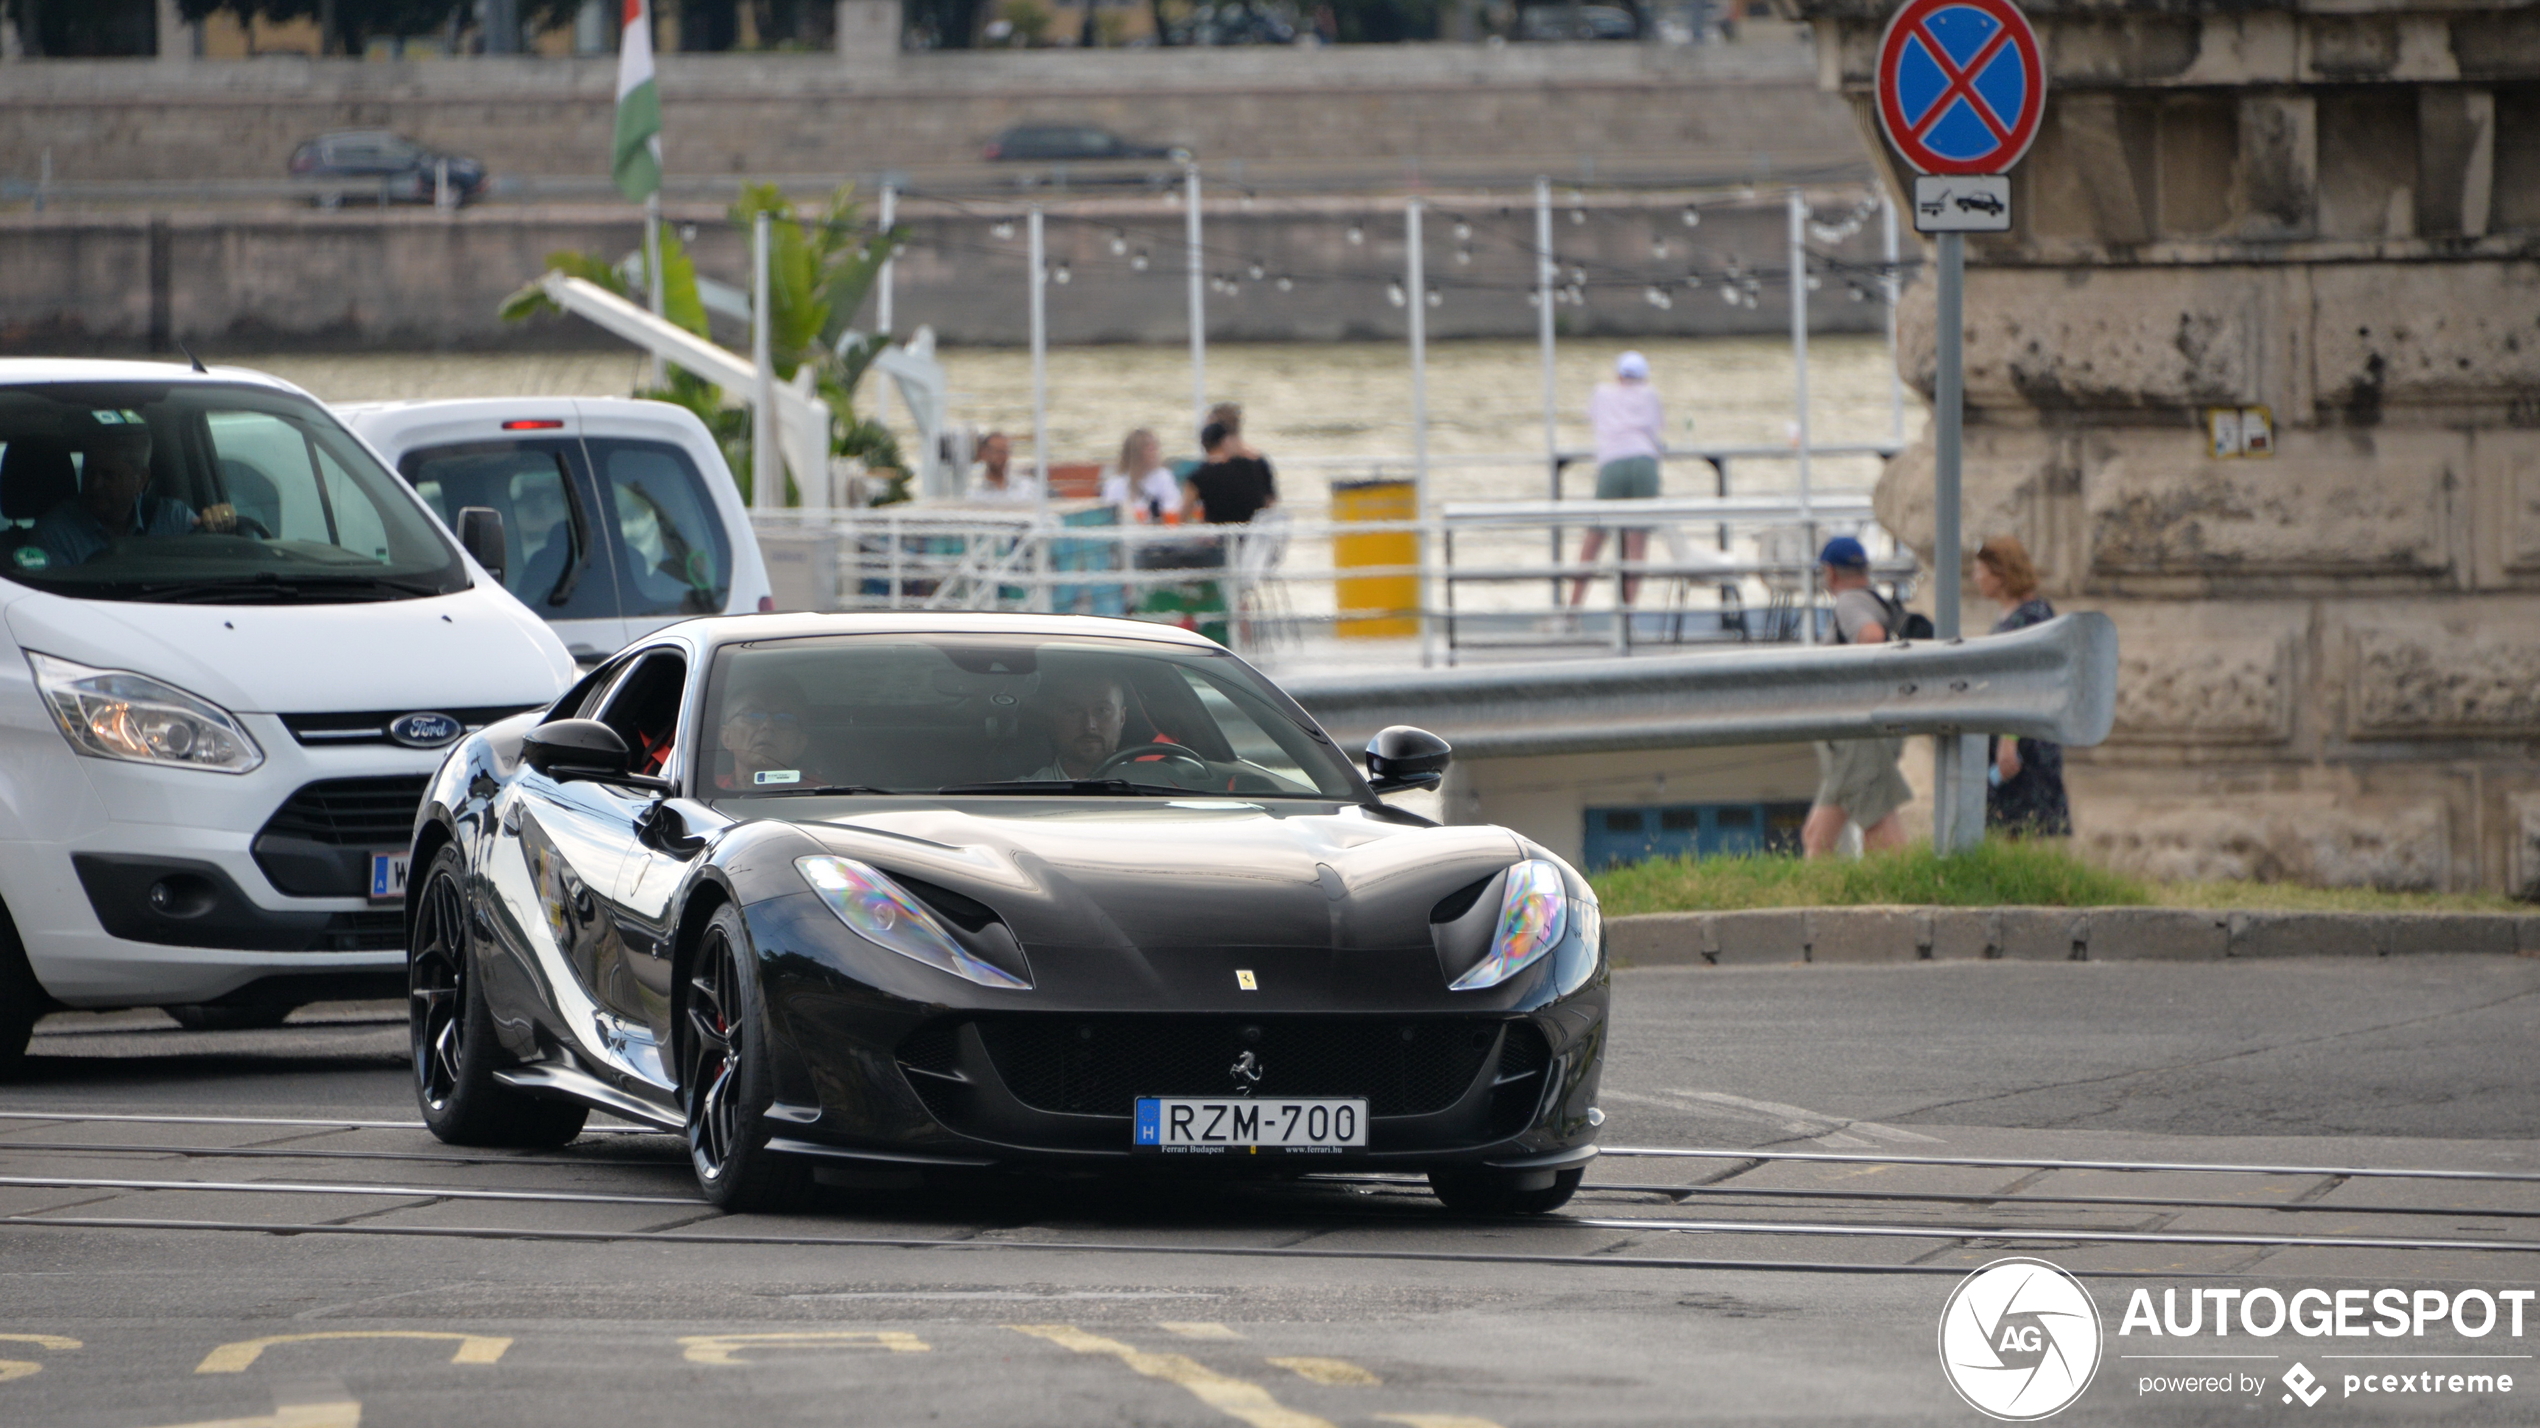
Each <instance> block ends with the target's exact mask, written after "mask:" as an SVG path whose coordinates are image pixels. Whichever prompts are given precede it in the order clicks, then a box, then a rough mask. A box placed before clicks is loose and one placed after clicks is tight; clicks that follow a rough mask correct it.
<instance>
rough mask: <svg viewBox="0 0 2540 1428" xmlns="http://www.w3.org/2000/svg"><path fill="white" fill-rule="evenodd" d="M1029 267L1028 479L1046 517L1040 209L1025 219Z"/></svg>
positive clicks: (1045, 306) (1046, 353)
mask: <svg viewBox="0 0 2540 1428" xmlns="http://www.w3.org/2000/svg"><path fill="white" fill-rule="evenodd" d="M1028 224H1029V230H1030V233H1031V240H1032V241H1031V264H1032V479H1033V481H1034V482H1036V483H1038V485H1039V487H1040V496H1039V498H1038V499H1039V502H1040V504H1041V507H1042V508H1043V512H1044V514H1046V512H1047V509H1048V506H1049V499H1050V458H1049V442H1050V362H1049V357H1050V349H1049V260H1048V257H1047V255H1046V253H1045V252H1044V250H1043V246H1042V236H1041V206H1040V205H1039V204H1037V203H1036V204H1034V205H1032V213H1031V217H1030V219H1029V220H1028Z"/></svg>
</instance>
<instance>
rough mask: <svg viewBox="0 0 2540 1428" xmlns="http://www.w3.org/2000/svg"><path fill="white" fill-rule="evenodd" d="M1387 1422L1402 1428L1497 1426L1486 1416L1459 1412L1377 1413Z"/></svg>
mask: <svg viewBox="0 0 2540 1428" xmlns="http://www.w3.org/2000/svg"><path fill="white" fill-rule="evenodd" d="M1376 1416H1377V1417H1378V1418H1381V1419H1383V1420H1385V1421H1386V1422H1387V1423H1399V1424H1402V1425H1403V1428H1499V1425H1498V1424H1496V1423H1493V1422H1492V1421H1490V1420H1489V1419H1487V1418H1467V1417H1465V1416H1463V1415H1462V1414H1460V1413H1379V1414H1377V1415H1376Z"/></svg>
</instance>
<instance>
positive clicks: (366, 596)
mask: <svg viewBox="0 0 2540 1428" xmlns="http://www.w3.org/2000/svg"><path fill="white" fill-rule="evenodd" d="M121 589H122V590H123V591H126V592H129V593H128V594H126V595H125V598H127V599H132V600H146V601H155V602H161V603H166V604H172V605H222V604H233V603H234V604H243V605H282V604H291V603H294V602H297V601H300V600H315V601H321V602H327V603H342V602H346V601H358V600H402V599H405V598H407V597H409V596H419V595H440V594H444V593H447V592H445V591H443V590H442V589H441V587H439V586H438V585H427V584H424V583H421V582H418V581H412V580H391V579H388V578H386V577H384V576H378V575H317V574H308V575H291V576H284V575H282V574H280V573H279V572H276V571H271V570H260V571H257V572H256V573H255V574H253V575H243V576H233V577H231V578H229V579H226V580H150V581H141V582H139V583H137V584H133V585H127V586H123V587H121Z"/></svg>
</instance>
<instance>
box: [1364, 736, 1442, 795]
mask: <svg viewBox="0 0 2540 1428" xmlns="http://www.w3.org/2000/svg"><path fill="white" fill-rule="evenodd" d="M1454 757H1455V750H1454V749H1453V748H1452V747H1451V746H1449V745H1448V743H1447V742H1446V740H1444V739H1441V738H1439V737H1438V736H1437V735H1435V734H1432V733H1430V732H1429V731H1428V730H1426V729H1415V728H1413V727H1411V726H1410V725H1408V724H1396V725H1394V726H1392V727H1391V728H1388V729H1382V730H1379V731H1377V734H1376V737H1374V738H1372V739H1369V740H1368V741H1367V786H1368V787H1369V788H1372V789H1374V790H1375V791H1376V792H1378V793H1399V792H1401V791H1402V790H1404V789H1407V788H1435V787H1437V786H1438V785H1439V784H1441V783H1444V782H1445V781H1446V766H1447V765H1448V764H1449V763H1450V762H1452V761H1453V760H1454Z"/></svg>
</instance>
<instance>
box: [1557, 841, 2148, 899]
mask: <svg viewBox="0 0 2540 1428" xmlns="http://www.w3.org/2000/svg"><path fill="white" fill-rule="evenodd" d="M1590 881H1592V882H1593V883H1594V884H1595V887H1596V895H1597V898H1598V900H1599V901H1601V902H1603V903H1604V905H1605V911H1606V914H1607V915H1608V916H1610V917H1628V916H1630V915H1631V914H1633V913H1636V912H1726V911H1730V910H1733V909H1737V908H1747V907H1848V906H1857V905H1860V904H1864V903H1905V904H1909V905H1912V906H1939V907H2002V906H2014V907H2105V906H2114V905H2120V904H2124V905H2139V904H2143V903H2149V902H2151V901H2153V900H2154V899H2153V895H2152V891H2151V889H2150V887H2148V886H2147V885H2146V884H2143V883H2140V882H2137V881H2135V880H2134V879H2132V878H2126V877H2120V876H2118V875H2117V874H2115V873H2111V872H2109V871H2107V870H2106V869H2104V868H2099V867H2094V866H2093V865H2091V864H2089V863H2085V862H2083V861H2082V860H2080V859H2079V858H2076V857H2074V856H2073V855H2072V854H2070V853H2068V852H2065V851H2064V850H2063V849H2062V848H2060V847H2057V846H2054V845H2052V844H2049V843H2039V842H2027V843H2022V842H2013V841H2010V840H2007V839H1997V840H1993V841H1989V842H1986V843H1985V844H1983V845H1982V846H1980V847H1977V848H1975V849H1973V850H1971V851H1969V852H1967V853H1964V854H1962V855H1960V856H1958V857H1954V858H1943V857H1940V856H1939V855H1937V854H1935V853H1933V852H1932V850H1931V849H1930V848H1928V847H1916V848H1905V849H1900V850H1898V851H1896V852H1892V853H1880V854H1877V855H1875V856H1872V857H1867V858H1858V859H1854V858H1826V859H1820V860H1817V861H1813V862H1812V861H1805V860H1802V859H1799V858H1789V857H1777V856H1769V855H1754V856H1746V857H1732V858H1702V859H1687V858H1669V859H1664V860H1656V859H1653V860H1652V861H1649V862H1646V863H1635V864H1633V865H1631V866H1629V867H1622V868H1613V869H1609V870H1608V871H1606V872H1604V873H1601V874H1599V875H1597V876H1596V877H1595V878H1593V879H1591V880H1590Z"/></svg>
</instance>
